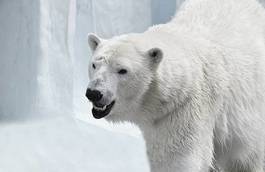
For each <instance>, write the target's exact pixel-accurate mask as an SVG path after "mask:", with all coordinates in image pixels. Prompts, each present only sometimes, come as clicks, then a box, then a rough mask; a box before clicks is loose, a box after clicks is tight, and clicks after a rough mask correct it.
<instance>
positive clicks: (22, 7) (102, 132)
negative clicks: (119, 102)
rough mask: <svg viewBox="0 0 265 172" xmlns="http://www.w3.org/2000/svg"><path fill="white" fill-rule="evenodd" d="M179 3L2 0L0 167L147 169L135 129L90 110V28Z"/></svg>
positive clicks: (161, 18) (37, 171) (143, 21)
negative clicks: (87, 95)
mask: <svg viewBox="0 0 265 172" xmlns="http://www.w3.org/2000/svg"><path fill="white" fill-rule="evenodd" d="M182 1H183V0H177V1H176V0H126V1H124V0H23V1H19V0H0V23H1V25H0V40H1V41H0V172H18V171H19V172H90V171H91V172H92V171H96V172H123V171H127V172H136V171H137V172H147V171H148V169H149V167H148V163H147V158H146V155H145V145H144V141H143V139H142V137H141V134H140V132H139V130H138V129H137V128H136V127H134V126H132V125H129V124H123V125H110V124H108V123H107V122H106V121H104V120H94V119H93V118H92V117H91V115H90V109H91V107H90V104H89V103H88V101H87V100H86V99H85V96H84V93H85V89H86V85H87V83H88V79H89V78H88V77H87V64H88V60H89V57H90V56H91V52H90V51H89V48H88V46H87V33H89V32H95V33H97V34H98V35H100V36H102V37H104V38H109V37H112V36H114V35H118V34H123V33H128V32H142V31H144V30H146V29H147V28H148V27H149V26H150V25H152V24H158V23H165V22H167V21H168V20H170V18H171V17H172V16H173V15H174V12H175V9H176V8H178V7H179V5H180V4H181V3H182ZM261 1H263V2H264V1H265V0H261ZM264 4H265V3H264Z"/></svg>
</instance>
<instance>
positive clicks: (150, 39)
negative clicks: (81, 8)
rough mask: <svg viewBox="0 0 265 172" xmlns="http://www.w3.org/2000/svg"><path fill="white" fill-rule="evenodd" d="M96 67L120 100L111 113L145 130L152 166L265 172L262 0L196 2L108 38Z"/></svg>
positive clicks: (94, 73)
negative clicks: (156, 53) (156, 56)
mask: <svg viewBox="0 0 265 172" xmlns="http://www.w3.org/2000/svg"><path fill="white" fill-rule="evenodd" d="M152 48H159V49H160V50H161V51H162V54H163V57H162V60H161V62H160V63H159V62H154V61H152V60H151V59H150V57H149V56H148V53H147V52H148V51H149V50H150V49H152ZM99 57H101V58H99ZM102 58H103V60H102ZM96 59H99V60H96ZM91 63H97V69H96V70H93V69H92V68H91V67H90V77H91V78H92V81H95V80H98V79H99V78H101V79H100V81H99V80H98V81H99V82H100V84H98V85H100V86H95V87H96V88H97V87H102V88H99V89H103V90H108V91H109V92H111V93H112V94H111V96H109V97H108V99H109V101H108V102H110V101H111V100H116V103H115V106H114V108H113V110H112V111H111V113H110V114H109V115H108V116H107V117H106V119H107V120H109V121H113V122H119V121H130V122H133V123H135V124H136V125H138V126H139V127H140V129H141V130H142V132H143V135H144V138H145V141H146V148H147V154H148V158H149V162H150V166H151V171H152V172H206V171H208V170H209V168H210V167H212V166H214V165H213V164H215V163H216V164H217V166H219V167H220V168H221V169H222V170H223V171H224V172H239V171H240V172H263V160H264V148H265V113H264V112H265V102H264V99H265V12H264V9H263V8H262V7H261V6H260V5H259V4H258V3H257V2H256V1H255V0H188V1H187V2H186V3H184V5H183V6H182V8H181V9H180V11H179V12H178V13H177V14H176V16H175V17H174V19H173V20H172V21H171V22H169V23H168V24H164V25H158V26H154V27H151V28H150V29H149V30H148V31H146V32H144V33H141V34H128V35H123V36H119V37H115V38H113V39H110V40H101V41H100V43H99V45H98V47H96V50H95V52H94V55H93V58H92V60H91ZM119 68H126V69H127V70H128V74H125V75H119V74H117V72H116V71H117V70H118V69H119Z"/></svg>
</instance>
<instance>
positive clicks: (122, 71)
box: [118, 69, 127, 75]
mask: <svg viewBox="0 0 265 172" xmlns="http://www.w3.org/2000/svg"><path fill="white" fill-rule="evenodd" d="M126 73H127V70H126V69H120V70H119V71H118V74H121V75H123V74H126Z"/></svg>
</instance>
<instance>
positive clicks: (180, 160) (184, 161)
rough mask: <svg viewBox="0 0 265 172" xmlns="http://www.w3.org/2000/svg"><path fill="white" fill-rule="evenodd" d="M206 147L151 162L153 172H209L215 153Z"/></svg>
mask: <svg viewBox="0 0 265 172" xmlns="http://www.w3.org/2000/svg"><path fill="white" fill-rule="evenodd" d="M206 149H207V148H206ZM206 149H201V148H198V149H194V152H193V153H190V154H189V155H176V156H169V157H168V158H167V159H165V161H161V162H150V166H151V172H209V170H210V168H211V160H212V158H213V154H212V151H210V150H206Z"/></svg>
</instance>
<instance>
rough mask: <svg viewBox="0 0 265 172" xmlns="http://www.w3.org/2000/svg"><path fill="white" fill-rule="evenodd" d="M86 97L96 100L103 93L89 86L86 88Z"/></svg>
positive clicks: (99, 98)
mask: <svg viewBox="0 0 265 172" xmlns="http://www.w3.org/2000/svg"><path fill="white" fill-rule="evenodd" d="M86 97H87V98H88V100H90V101H92V102H98V101H100V100H101V98H102V97H103V94H102V93H101V92H100V91H98V90H91V89H90V88H88V89H87V90H86Z"/></svg>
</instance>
